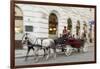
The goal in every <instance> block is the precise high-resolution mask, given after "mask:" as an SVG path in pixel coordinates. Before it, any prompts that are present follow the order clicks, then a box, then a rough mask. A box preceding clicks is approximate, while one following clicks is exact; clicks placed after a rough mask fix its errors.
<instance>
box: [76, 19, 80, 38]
mask: <svg viewBox="0 0 100 69" xmlns="http://www.w3.org/2000/svg"><path fill="white" fill-rule="evenodd" d="M76 36H80V21H79V20H78V21H77V24H76Z"/></svg>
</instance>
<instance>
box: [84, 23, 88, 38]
mask: <svg viewBox="0 0 100 69" xmlns="http://www.w3.org/2000/svg"><path fill="white" fill-rule="evenodd" d="M86 36H87V25H86V23H84V24H83V37H84V38H86Z"/></svg>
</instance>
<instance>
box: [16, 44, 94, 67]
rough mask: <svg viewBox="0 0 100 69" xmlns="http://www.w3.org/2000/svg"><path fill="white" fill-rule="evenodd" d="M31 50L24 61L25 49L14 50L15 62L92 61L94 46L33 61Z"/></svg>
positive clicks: (17, 63) (20, 63) (25, 63)
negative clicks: (83, 50) (77, 51)
mask: <svg viewBox="0 0 100 69" xmlns="http://www.w3.org/2000/svg"><path fill="white" fill-rule="evenodd" d="M32 54H33V51H31V52H30V54H29V55H30V56H29V57H28V59H27V61H25V55H26V50H16V59H15V64H16V66H17V65H32V64H50V63H68V62H80V61H94V46H89V48H88V52H85V53H82V52H81V53H72V54H71V55H70V56H66V55H65V54H64V53H59V54H57V57H56V59H54V58H53V57H52V56H51V57H50V58H49V59H48V60H45V59H42V60H40V61H39V62H35V61H34V56H31V55H32Z"/></svg>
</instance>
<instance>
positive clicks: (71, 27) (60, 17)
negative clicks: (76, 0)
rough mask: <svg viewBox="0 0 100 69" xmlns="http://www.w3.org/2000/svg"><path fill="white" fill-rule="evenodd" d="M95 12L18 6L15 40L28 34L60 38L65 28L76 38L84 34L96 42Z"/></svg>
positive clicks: (69, 8) (88, 9) (84, 9)
mask: <svg viewBox="0 0 100 69" xmlns="http://www.w3.org/2000/svg"><path fill="white" fill-rule="evenodd" d="M94 12H95V10H94V9H93V8H84V7H83V8H82V7H67V6H66V7H64V6H45V5H32V4H31V5H30V4H16V5H15V40H21V39H22V36H23V34H25V33H26V32H27V33H30V34H31V35H32V36H35V37H42V38H55V37H59V36H60V34H62V30H63V28H64V26H66V27H67V30H68V31H70V32H71V34H73V35H75V37H76V38H77V37H79V36H80V37H81V36H82V34H83V33H84V34H85V35H86V37H87V39H90V38H91V39H92V40H94V23H93V22H94V20H95V19H94V16H95V15H94Z"/></svg>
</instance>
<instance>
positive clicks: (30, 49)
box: [25, 47, 31, 61]
mask: <svg viewBox="0 0 100 69" xmlns="http://www.w3.org/2000/svg"><path fill="white" fill-rule="evenodd" d="M30 50H31V48H30V47H28V50H27V54H26V57H25V61H26V60H27V58H28V54H29V52H30Z"/></svg>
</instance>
